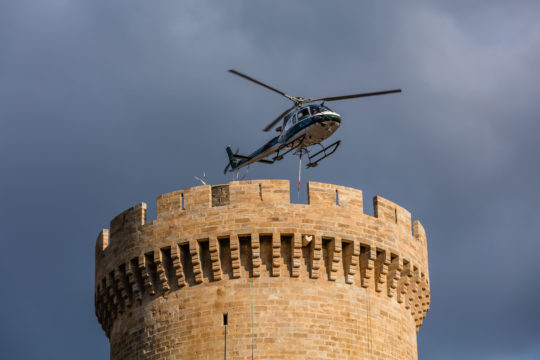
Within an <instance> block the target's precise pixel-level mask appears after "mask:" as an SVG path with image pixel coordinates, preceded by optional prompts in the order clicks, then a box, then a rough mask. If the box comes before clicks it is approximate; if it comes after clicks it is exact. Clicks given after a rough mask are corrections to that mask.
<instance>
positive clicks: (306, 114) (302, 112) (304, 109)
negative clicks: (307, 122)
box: [298, 108, 309, 121]
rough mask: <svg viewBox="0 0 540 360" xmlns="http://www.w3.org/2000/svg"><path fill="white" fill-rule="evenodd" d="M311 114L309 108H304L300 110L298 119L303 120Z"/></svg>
mask: <svg viewBox="0 0 540 360" xmlns="http://www.w3.org/2000/svg"><path fill="white" fill-rule="evenodd" d="M308 115H309V110H308V109H307V108H303V109H302V110H300V111H299V112H298V120H299V121H300V120H302V119H303V118H304V117H306V116H308Z"/></svg>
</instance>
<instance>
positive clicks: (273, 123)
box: [263, 105, 296, 131]
mask: <svg viewBox="0 0 540 360" xmlns="http://www.w3.org/2000/svg"><path fill="white" fill-rule="evenodd" d="M295 106H296V105H293V106H291V107H290V108H288V109H287V110H285V111H284V112H283V113H282V114H281V115H279V116H278V117H277V119H275V120H274V121H272V122H271V123H270V124H268V125H267V126H266V127H265V128H264V129H263V131H269V130H270V129H272V128H273V127H274V126H275V125H276V124H277V123H278V121H279V120H281V119H282V118H283V117H284V116H285V115H287V113H288V112H289V111H291V110H292V109H294V107H295Z"/></svg>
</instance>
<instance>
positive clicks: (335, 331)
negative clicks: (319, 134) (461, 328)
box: [95, 180, 430, 360]
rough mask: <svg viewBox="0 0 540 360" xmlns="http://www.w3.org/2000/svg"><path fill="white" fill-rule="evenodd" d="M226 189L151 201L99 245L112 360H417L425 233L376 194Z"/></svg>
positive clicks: (327, 187)
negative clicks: (303, 200) (149, 215)
mask: <svg viewBox="0 0 540 360" xmlns="http://www.w3.org/2000/svg"><path fill="white" fill-rule="evenodd" d="M308 199H309V203H308V204H291V203H290V193H289V182H288V181H285V180H252V181H233V182H230V183H229V184H227V185H217V186H209V185H207V186H206V185H205V186H198V187H194V188H189V189H185V190H180V191H175V192H172V193H168V194H164V195H160V196H159V197H158V199H157V219H156V220H154V221H151V222H149V223H147V222H146V204H144V203H141V204H138V205H136V206H134V207H132V208H130V209H128V210H125V211H124V212H122V213H120V214H119V215H117V216H116V217H115V218H114V219H113V220H112V221H111V224H110V230H107V229H104V230H103V231H102V232H101V233H100V234H99V236H98V239H97V243H96V274H95V276H96V277H95V307H96V314H97V317H98V320H99V322H100V323H101V325H102V327H103V330H104V331H105V333H106V334H107V337H108V338H109V340H110V344H111V359H115V360H116V359H158V360H161V359H212V360H213V359H221V358H225V359H252V358H255V359H384V360H388V359H395V360H404V359H417V345H416V333H417V332H418V329H419V328H420V325H421V324H422V321H423V319H424V317H425V315H426V312H427V310H428V308H429V304H430V293H429V271H428V260H427V246H426V234H425V232H424V228H423V227H422V225H421V224H420V222H419V221H415V222H414V223H412V224H411V215H410V213H409V212H408V211H407V210H405V209H404V208H402V207H400V206H398V205H396V204H394V203H393V202H391V201H388V200H386V199H384V198H381V197H379V196H377V197H375V198H374V200H373V206H374V216H370V215H366V214H364V211H363V199H362V192H361V191H360V190H356V189H352V188H347V187H342V186H336V185H331V184H323V183H316V182H310V183H309V184H308Z"/></svg>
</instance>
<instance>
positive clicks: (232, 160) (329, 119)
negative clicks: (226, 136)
mask: <svg viewBox="0 0 540 360" xmlns="http://www.w3.org/2000/svg"><path fill="white" fill-rule="evenodd" d="M229 72H230V73H232V74H234V75H237V76H240V77H242V78H244V79H246V80H249V81H251V82H254V83H255V84H257V85H260V86H262V87H265V88H267V89H268V90H271V91H273V92H276V93H278V94H280V95H281V96H284V97H286V98H287V99H289V100H290V101H292V102H293V105H292V106H291V107H290V108H288V109H287V110H285V111H284V112H283V113H281V114H280V115H279V116H278V117H277V118H276V119H274V120H273V121H272V122H271V123H270V124H268V125H267V126H266V127H265V128H264V129H263V131H269V130H271V129H272V128H274V127H275V126H276V125H277V124H278V123H279V121H280V120H282V119H283V121H282V123H281V125H280V126H278V127H277V128H276V129H275V130H276V131H277V132H279V135H278V136H276V137H274V138H272V139H271V140H269V141H268V142H266V143H265V144H264V145H263V146H261V147H260V148H259V149H257V150H255V151H254V152H252V153H251V154H249V155H239V154H238V151H239V150H237V151H236V153H233V151H232V150H231V147H230V146H227V148H226V151H227V155H228V157H229V163H228V164H227V166H226V167H225V170H224V171H223V173H224V174H225V173H227V171H228V170H229V169H230V170H229V171H231V172H233V171H237V170H239V169H241V168H243V167H245V166H248V165H250V164H253V163H255V162H260V163H263V164H273V163H274V162H276V161H279V160H282V159H283V157H284V156H285V155H287V154H289V153H290V152H292V151H294V153H293V154H298V155H300V159H301V156H302V154H306V155H307V156H308V158H309V162H308V163H307V165H306V168H312V167H315V166H317V165H318V164H319V162H320V161H321V160H323V159H326V158H327V157H329V156H330V155H332V154H333V153H334V152H335V151H336V150H337V148H338V147H339V145H340V144H341V140H338V141H336V142H334V143H332V144H330V145H327V146H324V145H322V144H321V143H322V141H324V140H326V139H327V138H328V137H330V135H332V134H333V133H334V132H335V131H336V130H337V129H338V128H339V126H340V124H341V116H340V115H339V114H338V113H336V112H335V111H333V110H332V109H330V108H329V107H328V106H326V105H325V102H327V101H337V100H346V99H354V98H360V97H367V96H377V95H386V94H392V93H399V92H401V89H394V90H385V91H377V92H369V93H360V94H351V95H343V96H333V97H323V98H316V99H310V98H304V97H295V96H290V95H287V94H285V93H284V92H283V91H280V90H277V89H275V88H273V87H271V86H269V85H267V84H265V83H263V82H261V81H258V80H256V79H254V78H252V77H250V76H248V75H245V74H242V73H241V72H238V71H236V70H233V69H231V70H229ZM318 101H321V103H320V104H319V105H317V104H313V103H315V102H318ZM316 145H318V146H320V147H321V149H320V150H319V149H316V150H318V151H316V152H315V150H312V149H310V148H311V147H312V146H316Z"/></svg>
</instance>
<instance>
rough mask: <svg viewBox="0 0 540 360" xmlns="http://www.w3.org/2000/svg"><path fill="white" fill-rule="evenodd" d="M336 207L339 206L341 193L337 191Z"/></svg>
mask: <svg viewBox="0 0 540 360" xmlns="http://www.w3.org/2000/svg"><path fill="white" fill-rule="evenodd" d="M336 205H339V193H338V191H337V190H336Z"/></svg>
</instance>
